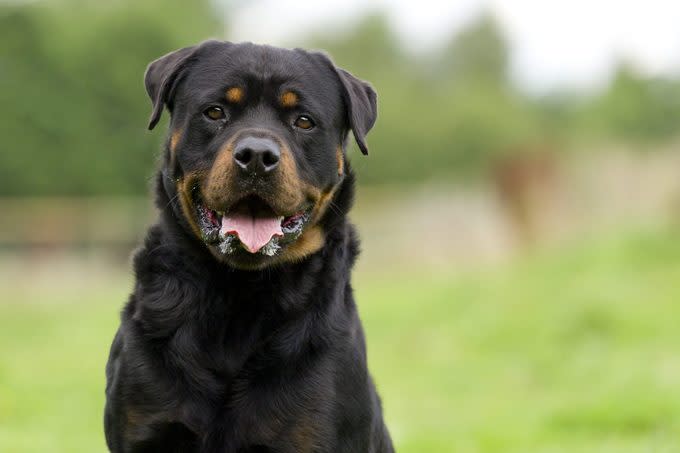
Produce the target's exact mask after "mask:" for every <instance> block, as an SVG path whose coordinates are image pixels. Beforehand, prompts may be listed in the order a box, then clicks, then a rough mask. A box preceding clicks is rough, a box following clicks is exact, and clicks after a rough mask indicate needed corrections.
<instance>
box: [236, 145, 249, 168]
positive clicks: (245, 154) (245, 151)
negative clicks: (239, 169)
mask: <svg viewBox="0 0 680 453" xmlns="http://www.w3.org/2000/svg"><path fill="white" fill-rule="evenodd" d="M234 159H235V160H236V162H238V163H239V164H240V165H242V166H246V167H247V166H248V164H249V163H250V161H251V160H252V159H253V152H252V150H250V149H249V148H241V149H238V150H236V152H235V153H234Z"/></svg>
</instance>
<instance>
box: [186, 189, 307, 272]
mask: <svg viewBox="0 0 680 453" xmlns="http://www.w3.org/2000/svg"><path fill="white" fill-rule="evenodd" d="M194 207H195V214H196V223H197V225H198V227H199V230H200V234H201V239H202V240H203V242H204V243H205V244H206V246H207V248H208V250H209V251H210V252H211V253H212V255H213V256H214V257H215V258H216V259H217V260H218V261H221V262H223V263H226V264H228V265H230V266H232V267H235V268H239V269H246V270H257V269H262V268H265V267H268V266H270V265H273V264H275V263H277V262H279V261H281V257H282V255H285V252H286V249H288V248H289V247H290V246H292V245H293V244H294V243H295V242H296V241H297V240H298V239H299V238H300V237H301V236H302V235H303V234H304V232H305V231H306V229H307V227H308V226H309V224H310V219H311V217H312V206H311V205H310V206H296V207H294V208H290V209H274V208H272V207H271V205H270V204H268V203H267V202H265V201H264V200H262V199H261V198H259V197H256V196H250V197H246V198H243V199H241V200H239V201H238V202H236V203H234V204H233V205H231V206H229V207H228V208H226V209H225V210H224V211H220V210H216V209H212V208H211V207H209V206H207V205H206V204H204V203H203V202H202V200H201V199H200V198H197V199H196V200H194Z"/></svg>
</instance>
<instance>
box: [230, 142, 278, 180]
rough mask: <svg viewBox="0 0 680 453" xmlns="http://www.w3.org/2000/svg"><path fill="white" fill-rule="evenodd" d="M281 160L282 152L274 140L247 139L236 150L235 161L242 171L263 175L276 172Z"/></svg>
mask: <svg viewBox="0 0 680 453" xmlns="http://www.w3.org/2000/svg"><path fill="white" fill-rule="evenodd" d="M280 160H281V150H280V148H279V146H278V144H276V142H274V141H273V140H270V139H268V138H259V137H246V138H244V139H243V140H241V141H240V142H239V143H238V144H237V145H236V148H235V149H234V161H235V162H236V165H238V167H239V168H241V170H242V171H244V172H246V173H248V174H251V175H254V174H257V175H262V174H266V173H270V172H272V171H274V170H275V169H276V168H277V167H278V165H279V161H280Z"/></svg>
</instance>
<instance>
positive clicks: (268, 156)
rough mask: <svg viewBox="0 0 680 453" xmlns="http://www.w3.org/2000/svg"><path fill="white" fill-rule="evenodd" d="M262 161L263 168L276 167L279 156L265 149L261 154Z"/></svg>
mask: <svg viewBox="0 0 680 453" xmlns="http://www.w3.org/2000/svg"><path fill="white" fill-rule="evenodd" d="M262 163H263V164H264V168H265V169H268V168H273V167H276V165H277V164H278V163H279V156H278V154H276V153H274V152H272V151H271V150H267V151H265V152H264V154H262Z"/></svg>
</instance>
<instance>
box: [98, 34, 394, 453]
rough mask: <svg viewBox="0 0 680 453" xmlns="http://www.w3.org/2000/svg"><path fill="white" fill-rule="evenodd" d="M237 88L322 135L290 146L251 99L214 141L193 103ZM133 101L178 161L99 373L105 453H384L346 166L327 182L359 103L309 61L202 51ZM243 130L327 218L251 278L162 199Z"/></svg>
mask: <svg viewBox="0 0 680 453" xmlns="http://www.w3.org/2000/svg"><path fill="white" fill-rule="evenodd" d="M295 68H297V69H295ZM324 68H326V69H324ZM305 74H307V76H305ZM305 77H306V79H305ZM235 80H243V81H245V83H247V84H248V85H247V86H248V87H249V90H250V91H251V92H258V93H261V94H262V96H258V99H264V97H265V92H266V87H267V86H270V85H272V84H278V83H293V84H294V85H295V86H297V87H299V89H300V90H305V89H307V90H308V91H306V92H304V91H303V93H307V94H306V95H305V98H306V101H308V102H310V103H311V106H312V107H310V108H311V109H312V110H314V111H313V114H314V115H318V117H317V118H318V123H319V124H322V125H323V126H320V127H319V128H318V130H317V131H315V132H314V134H306V135H305V134H298V133H294V132H290V131H289V130H288V129H289V128H288V122H289V118H288V117H287V116H286V113H281V112H279V111H277V110H276V109H274V108H273V107H271V106H269V107H266V108H265V104H264V101H257V102H256V101H254V100H251V101H249V102H251V103H253V104H248V109H250V108H251V107H252V110H248V109H246V108H245V107H242V110H241V111H239V110H237V109H230V111H229V115H230V117H229V122H228V124H227V125H225V126H223V127H222V128H221V129H219V130H217V129H215V130H212V129H210V127H212V126H209V125H208V126H206V125H205V124H203V123H200V121H202V120H201V119H199V117H198V114H196V115H194V114H193V113H192V112H193V110H195V109H196V108H198V107H199V106H198V104H197V105H196V106H194V105H193V104H192V103H193V102H199V100H201V99H203V98H206V97H209V96H210V94H209V93H210V92H211V90H212V91H215V92H223V89H224V86H225V84H226V85H228V84H229V83H233V82H234V81H235ZM146 86H147V91H148V93H149V96H150V97H151V98H152V101H153V104H154V108H153V113H152V118H151V121H150V127H153V126H154V125H155V124H156V123H157V121H158V119H159V117H160V115H161V113H162V110H163V108H164V106H167V107H168V109H169V110H170V111H171V113H172V122H171V129H172V128H181V129H182V130H183V131H184V135H183V138H182V143H181V145H179V146H178V151H177V152H176V153H175V154H176V155H174V156H173V153H172V152H171V151H170V150H169V149H166V154H165V158H164V161H163V164H162V168H161V169H160V170H159V172H158V176H157V184H156V192H157V194H156V205H157V207H158V209H159V220H158V222H157V223H156V225H154V226H153V227H151V228H150V230H149V232H148V234H147V237H146V239H145V240H144V243H143V245H142V246H141V248H140V249H139V250H138V251H137V252H136V254H135V257H134V271H135V277H136V283H135V287H134V291H133V293H132V295H131V296H130V299H129V301H128V303H127V305H126V306H125V308H124V310H123V312H122V315H121V325H120V328H119V330H118V332H117V334H116V336H115V338H114V340H113V345H112V347H111V353H110V357H109V361H108V364H107V367H106V376H107V386H106V396H107V402H106V408H105V416H104V423H105V431H106V440H107V444H108V447H109V449H110V450H111V451H112V452H209V453H212V452H215V453H216V452H225V453H246V452H250V453H256V452H257V453H264V452H269V453H274V452H275V453H299V452H304V453H309V452H333V453H342V452H355V453H369V452H370V453H389V452H392V451H393V448H392V444H391V440H390V437H389V434H388V432H387V429H386V427H385V425H384V423H383V419H382V413H381V407H380V401H379V398H378V395H377V393H376V390H375V387H374V385H373V382H372V380H371V377H370V376H369V373H368V371H367V365H366V346H365V342H364V334H363V330H362V327H361V323H360V320H359V317H358V314H357V310H356V306H355V302H354V298H353V295H352V287H351V284H350V273H351V268H352V265H353V263H354V261H355V259H356V256H357V253H358V241H357V238H356V234H355V231H354V229H353V227H352V226H351V225H350V224H349V223H348V221H347V219H346V214H347V212H348V210H349V209H350V206H351V204H352V198H353V193H354V176H353V174H352V171H351V168H350V167H349V166H348V165H347V164H346V165H345V168H344V174H343V175H342V176H340V177H339V176H338V175H337V170H336V162H335V160H334V156H335V154H334V153H335V149H336V147H337V146H338V145H340V146H343V147H344V144H345V141H346V136H347V133H348V131H349V130H350V129H352V130H353V132H354V135H355V137H356V140H357V142H358V143H359V145H360V147H361V149H362V150H364V151H365V149H366V145H365V143H364V136H365V134H366V133H367V132H368V130H369V129H370V128H371V126H372V125H373V123H374V122H375V112H376V110H375V93H374V92H373V90H372V89H371V88H370V86H368V85H367V84H365V83H364V82H361V81H359V80H358V79H356V78H354V77H353V76H351V75H350V74H349V73H346V72H344V71H342V70H339V69H335V68H334V66H332V64H331V63H330V61H329V60H328V59H327V58H326V57H325V56H323V55H321V54H315V53H308V52H305V51H301V50H294V51H289V50H282V49H276V48H271V47H264V46H254V45H251V44H230V43H218V42H214V41H213V42H208V43H204V44H201V45H199V46H196V47H193V48H186V49H182V50H180V51H177V52H175V53H173V54H170V55H168V56H166V57H163V58H162V59H160V60H157V61H156V62H154V63H152V65H151V66H150V68H149V70H148V71H147V74H146ZM258 87H259V88H258ZM263 87H265V88H263ZM260 88H261V89H262V91H261V92H260V91H258V89H260ZM201 102H202V101H201ZM201 105H202V104H201ZM308 105H310V104H308ZM252 124H256V125H257V126H258V127H264V128H267V129H271V130H275V131H276V133H277V136H278V137H282V138H281V140H284V141H286V143H287V144H288V145H289V147H290V149H291V153H292V154H293V155H294V157H295V161H296V162H297V164H298V167H299V168H300V178H303V179H304V180H305V182H307V183H308V184H312V185H314V187H318V188H319V189H328V188H329V187H335V189H336V190H335V191H334V192H333V200H332V209H328V210H327V211H326V212H325V213H324V215H323V217H322V218H320V219H318V221H317V224H318V226H319V227H320V228H321V229H322V230H323V232H324V237H325V240H324V242H323V246H322V247H321V249H320V250H318V251H316V252H314V253H312V254H310V255H309V256H306V257H305V258H304V259H302V260H297V261H290V262H284V263H281V262H277V263H275V264H271V265H268V264H267V263H266V262H265V263H264V264H263V265H262V266H261V267H260V268H259V270H245V269H242V268H240V267H239V266H238V265H234V263H232V262H225V261H221V260H220V259H217V258H216V257H215V255H214V253H211V252H210V251H209V250H208V248H207V247H206V245H205V244H204V243H203V242H202V241H201V240H200V238H198V237H197V236H196V234H194V233H193V232H192V231H191V228H190V226H189V222H188V220H187V218H186V213H185V212H183V211H182V209H181V207H180V206H179V204H178V202H177V196H178V193H177V190H178V189H177V186H176V185H175V184H174V182H175V181H176V180H177V178H181V177H182V175H184V174H186V173H187V172H189V171H192V170H196V169H206V168H210V166H211V165H212V164H213V162H214V161H215V159H216V156H217V154H218V149H219V147H220V146H221V145H222V144H223V143H224V142H225V141H226V140H228V139H229V137H232V136H233V135H234V134H236V133H238V131H239V129H243V128H244V127H250V126H252Z"/></svg>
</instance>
